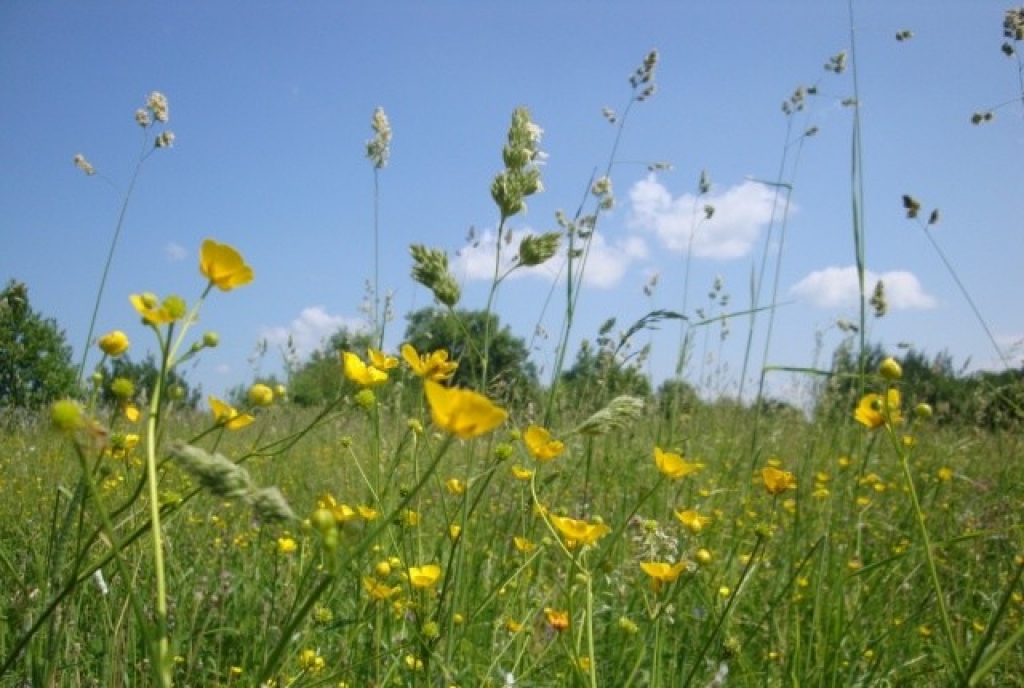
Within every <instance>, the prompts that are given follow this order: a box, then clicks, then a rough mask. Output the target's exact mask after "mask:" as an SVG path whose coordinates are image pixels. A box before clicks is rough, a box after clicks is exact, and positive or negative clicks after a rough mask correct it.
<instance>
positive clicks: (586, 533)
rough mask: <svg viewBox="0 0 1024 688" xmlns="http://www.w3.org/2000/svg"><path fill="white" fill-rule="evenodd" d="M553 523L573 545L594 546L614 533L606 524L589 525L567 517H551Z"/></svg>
mask: <svg viewBox="0 0 1024 688" xmlns="http://www.w3.org/2000/svg"><path fill="white" fill-rule="evenodd" d="M550 518H551V523H553V524H554V526H555V528H557V529H558V532H560V533H561V534H562V536H563V537H564V538H565V539H566V540H567V541H569V543H572V544H576V543H578V544H581V545H593V544H594V543H596V542H597V541H598V540H600V539H601V538H603V537H604V536H605V535H607V534H608V533H610V532H612V529H611V528H609V527H608V526H607V525H606V524H604V523H588V522H586V521H581V520H578V519H575V518H569V517H567V516H551V517H550Z"/></svg>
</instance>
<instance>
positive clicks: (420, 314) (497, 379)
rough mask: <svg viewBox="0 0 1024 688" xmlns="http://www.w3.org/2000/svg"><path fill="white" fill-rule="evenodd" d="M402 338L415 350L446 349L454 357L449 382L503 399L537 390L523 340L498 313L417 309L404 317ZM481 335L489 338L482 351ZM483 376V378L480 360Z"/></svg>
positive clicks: (535, 369) (482, 337) (422, 351)
mask: <svg viewBox="0 0 1024 688" xmlns="http://www.w3.org/2000/svg"><path fill="white" fill-rule="evenodd" d="M406 318H407V320H408V325H407V326H406V329H405V341H406V342H407V343H409V344H411V345H412V346H413V347H414V348H415V349H416V350H417V351H418V352H420V353H421V354H422V353H425V352H430V351H435V350H437V349H445V350H447V351H448V354H449V356H450V357H451V359H452V360H455V361H458V362H459V367H458V369H457V370H456V371H455V376H454V378H453V382H454V384H456V385H459V386H463V387H473V388H478V389H485V390H487V392H488V394H492V395H494V396H496V397H498V398H500V399H502V400H504V401H522V400H524V399H526V398H528V397H529V396H530V395H532V394H534V393H535V391H536V389H537V367H536V366H535V365H534V364H533V362H532V361H530V351H529V349H528V348H527V346H526V342H525V341H524V340H523V339H521V338H519V337H517V336H515V335H514V334H513V333H512V330H511V329H509V327H508V326H507V325H506V326H504V327H502V326H501V323H500V321H499V319H498V316H497V315H495V314H494V313H487V312H486V311H480V310H463V309H460V310H457V311H454V312H452V311H448V310H443V309H438V308H422V309H420V310H418V311H414V312H412V313H410V314H409V315H408V316H406ZM485 336H489V339H490V343H489V345H487V351H486V352H485V351H484V346H485V343H484V340H485ZM485 358H486V360H487V372H486V376H487V379H486V380H484V379H483V377H484V360H485Z"/></svg>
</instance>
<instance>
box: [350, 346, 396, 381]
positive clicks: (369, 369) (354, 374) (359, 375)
mask: <svg viewBox="0 0 1024 688" xmlns="http://www.w3.org/2000/svg"><path fill="white" fill-rule="evenodd" d="M341 358H342V362H343V363H344V367H345V377H347V378H348V379H349V380H351V381H352V382H354V383H356V384H357V385H360V386H362V387H372V386H374V385H379V384H381V383H382V382H386V381H387V379H388V374H387V373H385V372H384V371H383V370H379V369H377V368H376V367H375V366H372V365H370V366H368V365H366V364H365V363H363V361H362V360H361V359H360V358H359V357H358V356H356V355H355V354H354V353H352V352H351V351H345V352H343V353H342V354H341Z"/></svg>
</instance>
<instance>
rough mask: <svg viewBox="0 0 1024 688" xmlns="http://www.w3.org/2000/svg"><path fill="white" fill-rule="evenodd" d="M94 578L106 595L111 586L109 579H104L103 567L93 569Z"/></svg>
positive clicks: (102, 593)
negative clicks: (108, 585)
mask: <svg viewBox="0 0 1024 688" xmlns="http://www.w3.org/2000/svg"><path fill="white" fill-rule="evenodd" d="M92 578H93V580H94V581H96V587H97V588H99V589H100V594H101V595H104V596H105V595H107V594H108V593H109V592H110V588H108V587H107V581H105V580H104V579H103V569H96V570H95V571H93V572H92Z"/></svg>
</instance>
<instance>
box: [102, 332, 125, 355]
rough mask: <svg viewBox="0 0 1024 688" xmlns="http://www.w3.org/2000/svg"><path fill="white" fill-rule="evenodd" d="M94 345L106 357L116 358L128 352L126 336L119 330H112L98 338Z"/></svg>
mask: <svg viewBox="0 0 1024 688" xmlns="http://www.w3.org/2000/svg"><path fill="white" fill-rule="evenodd" d="M96 344H97V345H99V347H100V351H102V352H103V353H105V354H106V355H107V356H110V357H111V358H117V357H118V356H120V355H121V354H123V353H124V352H125V351H127V350H128V335H126V334H125V333H124V332H122V331H121V330H114V331H113V332H108V333H107V334H105V335H103V336H102V337H100V338H99V339H98V340H97V341H96Z"/></svg>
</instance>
